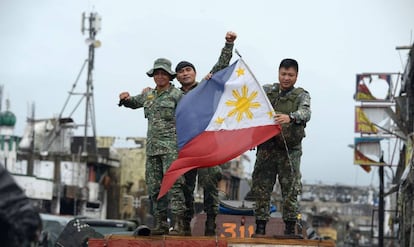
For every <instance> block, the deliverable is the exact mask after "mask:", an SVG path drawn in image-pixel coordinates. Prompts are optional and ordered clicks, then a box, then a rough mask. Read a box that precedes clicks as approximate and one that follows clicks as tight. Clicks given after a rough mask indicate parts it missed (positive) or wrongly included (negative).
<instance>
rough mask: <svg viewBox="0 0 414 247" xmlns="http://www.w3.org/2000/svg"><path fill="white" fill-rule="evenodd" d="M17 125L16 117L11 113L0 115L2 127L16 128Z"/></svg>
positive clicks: (6, 112)
mask: <svg viewBox="0 0 414 247" xmlns="http://www.w3.org/2000/svg"><path fill="white" fill-rule="evenodd" d="M15 124H16V116H15V115H14V113H13V112H11V111H5V112H1V113H0V126H11V127H12V126H14V125H15Z"/></svg>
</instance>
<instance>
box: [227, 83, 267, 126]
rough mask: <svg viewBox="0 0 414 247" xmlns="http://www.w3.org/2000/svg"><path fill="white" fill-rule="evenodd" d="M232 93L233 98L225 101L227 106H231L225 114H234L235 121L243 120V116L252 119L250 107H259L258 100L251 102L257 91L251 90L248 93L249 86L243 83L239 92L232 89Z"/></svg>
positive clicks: (229, 115)
mask: <svg viewBox="0 0 414 247" xmlns="http://www.w3.org/2000/svg"><path fill="white" fill-rule="evenodd" d="M232 94H233V97H234V99H235V100H227V101H226V105H227V106H229V107H233V109H232V110H231V111H230V112H229V113H228V114H227V116H228V117H232V116H236V120H237V122H240V121H241V120H243V117H246V118H248V119H253V113H252V112H251V109H252V108H259V107H260V103H259V102H253V100H254V99H255V98H256V97H257V94H258V92H257V91H253V92H252V93H251V94H250V95H249V88H248V87H247V86H246V85H243V87H242V88H241V92H239V90H237V89H235V90H232Z"/></svg>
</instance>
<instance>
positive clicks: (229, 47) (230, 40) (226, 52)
mask: <svg viewBox="0 0 414 247" xmlns="http://www.w3.org/2000/svg"><path fill="white" fill-rule="evenodd" d="M236 38H237V34H236V33H234V32H227V33H226V37H225V39H226V43H225V45H224V47H223V48H222V49H221V53H220V57H219V59H218V61H217V63H216V64H215V65H214V66H213V68H212V69H211V71H210V73H211V74H213V73H215V72H217V71H219V70H222V69H224V68H226V67H227V66H229V63H230V60H231V57H232V56H233V47H234V41H235V40H236Z"/></svg>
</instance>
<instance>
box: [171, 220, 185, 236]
mask: <svg viewBox="0 0 414 247" xmlns="http://www.w3.org/2000/svg"><path fill="white" fill-rule="evenodd" d="M169 235H174V236H185V231H184V217H183V216H175V217H174V227H173V228H172V229H171V231H170V233H169Z"/></svg>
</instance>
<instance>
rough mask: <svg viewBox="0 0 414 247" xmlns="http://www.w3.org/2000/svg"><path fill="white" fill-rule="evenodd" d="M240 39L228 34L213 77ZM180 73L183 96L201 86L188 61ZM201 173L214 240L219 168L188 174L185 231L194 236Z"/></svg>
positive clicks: (208, 224) (208, 233) (208, 228)
mask: <svg viewBox="0 0 414 247" xmlns="http://www.w3.org/2000/svg"><path fill="white" fill-rule="evenodd" d="M236 38H237V34H236V33H234V32H227V33H226V36H225V39H226V43H225V45H224V47H223V49H222V50H221V54H220V57H219V59H218V61H217V63H216V64H215V65H214V67H213V68H212V70H211V71H210V74H209V76H207V77H210V76H211V74H213V73H215V72H217V71H219V70H221V69H224V68H225V67H227V66H229V63H230V60H231V57H232V54H233V46H234V40H235V39H236ZM175 72H176V73H177V80H178V81H179V82H180V84H181V88H180V89H181V91H183V93H184V94H186V93H187V92H189V91H190V90H192V89H193V88H195V87H196V86H197V85H198V82H197V81H196V69H195V67H194V65H193V64H192V63H190V62H187V61H181V62H180V63H178V64H177V66H176V68H175ZM197 173H198V181H199V184H200V186H201V187H202V188H203V190H204V205H203V206H204V212H205V213H206V214H207V220H206V222H205V229H204V235H205V236H214V235H215V234H216V216H217V213H218V205H219V199H218V190H217V183H218V181H219V180H220V179H221V168H220V167H219V166H214V167H209V168H201V169H194V170H191V171H189V172H187V173H186V174H185V184H186V187H185V190H184V192H185V193H184V195H185V202H186V208H187V212H186V214H185V220H184V229H185V232H186V235H191V228H190V222H191V219H192V218H193V216H194V189H195V183H196V177H197Z"/></svg>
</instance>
